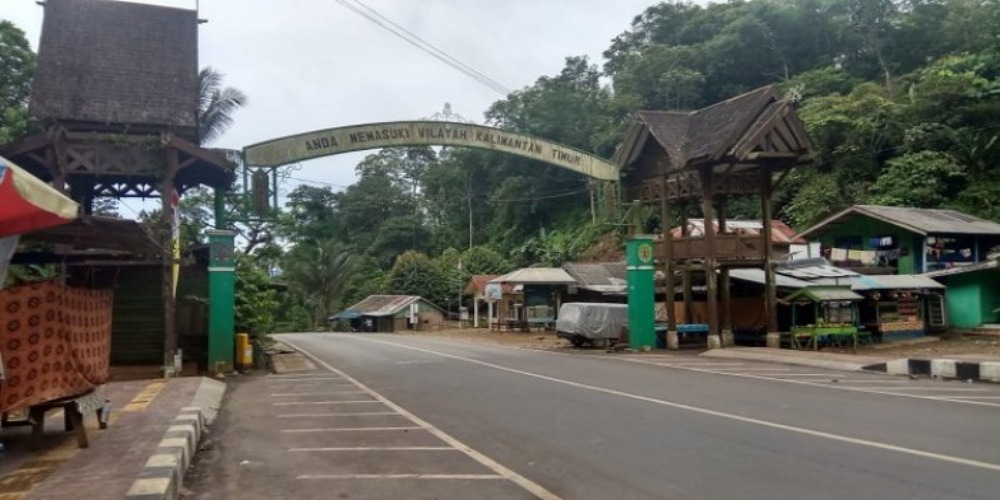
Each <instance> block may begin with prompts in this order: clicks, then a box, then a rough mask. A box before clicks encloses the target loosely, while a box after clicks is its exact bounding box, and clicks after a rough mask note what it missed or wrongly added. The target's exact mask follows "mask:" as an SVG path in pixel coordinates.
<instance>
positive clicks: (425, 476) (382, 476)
mask: <svg viewBox="0 0 1000 500" xmlns="http://www.w3.org/2000/svg"><path fill="white" fill-rule="evenodd" d="M295 479H335V480H343V479H445V480H458V481H465V480H470V479H475V480H479V479H507V478H505V477H503V476H501V475H499V474H303V475H301V476H296V477H295Z"/></svg>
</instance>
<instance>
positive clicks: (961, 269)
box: [921, 259, 1000, 279]
mask: <svg viewBox="0 0 1000 500" xmlns="http://www.w3.org/2000/svg"><path fill="white" fill-rule="evenodd" d="M998 268H1000V259H997V260H989V261H986V262H980V263H979V264H973V265H971V266H955V267H951V268H948V269H941V270H940V271H931V272H929V273H924V274H922V275H921V276H926V277H928V278H934V279H937V278H945V277H948V276H954V275H956V274H965V273H974V272H976V271H988V270H990V269H998Z"/></svg>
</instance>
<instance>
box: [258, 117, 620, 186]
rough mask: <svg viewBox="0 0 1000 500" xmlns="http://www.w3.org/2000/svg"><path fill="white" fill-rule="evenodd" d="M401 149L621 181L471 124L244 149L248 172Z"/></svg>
mask: <svg viewBox="0 0 1000 500" xmlns="http://www.w3.org/2000/svg"><path fill="white" fill-rule="evenodd" d="M400 146H458V147H467V148H475V149H485V150H491V151H500V152H503V153H509V154H512V155H517V156H523V157H526V158H531V159H533V160H538V161H542V162H545V163H549V164H552V165H555V166H557V167H562V168H565V169H569V170H572V171H574V172H578V173H580V174H583V175H586V176H588V177H591V178H594V179H597V180H600V181H605V182H614V183H617V182H618V181H619V169H618V166H617V165H616V164H615V163H613V162H611V161H609V160H605V159H602V158H599V157H597V156H594V155H592V154H589V153H585V152H583V151H580V150H578V149H575V148H572V147H569V146H564V145H562V144H558V143H555V142H551V141H547V140H545V139H540V138H538V137H533V136H530V135H526V134H519V133H516V132H510V131H506V130H500V129H497V128H493V127H485V126H482V125H474V124H469V123H456V122H440V121H399V122H385V123H367V124H362V125H351V126H347V127H337V128H329V129H324V130H316V131H313V132H306V133H302V134H296V135H290V136H286V137H279V138H277V139H272V140H269V141H264V142H260V143H257V144H252V145H250V146H247V147H245V148H243V161H244V163H245V164H246V165H248V166H251V167H279V166H282V165H287V164H290V163H295V162H299V161H304V160H309V159H313V158H320V157H323V156H330V155H337V154H341V153H349V152H352V151H364V150H367V149H378V148H387V147H400Z"/></svg>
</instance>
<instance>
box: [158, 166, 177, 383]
mask: <svg viewBox="0 0 1000 500" xmlns="http://www.w3.org/2000/svg"><path fill="white" fill-rule="evenodd" d="M166 155H167V168H166V170H165V171H164V172H163V179H162V183H161V184H160V199H161V201H162V210H161V212H162V214H161V218H160V222H161V225H162V231H161V233H160V235H161V237H160V241H161V243H162V244H161V245H160V246H161V251H162V252H163V280H162V281H163V286H162V287H161V289H162V295H163V366H164V369H165V370H166V371H167V372H168V373H169V372H170V371H171V367H173V364H174V354H175V353H176V352H177V347H178V344H179V342H178V338H177V325H176V316H175V309H176V307H175V306H176V304H175V302H174V287H173V282H174V271H173V267H174V255H173V251H172V248H173V242H172V239H173V236H172V235H171V227H173V220H174V207H173V204H172V203H171V196H172V193H173V190H174V174H175V173H176V172H177V164H178V158H177V150H176V149H173V148H167V150H166Z"/></svg>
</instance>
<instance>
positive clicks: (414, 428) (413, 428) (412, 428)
mask: <svg viewBox="0 0 1000 500" xmlns="http://www.w3.org/2000/svg"><path fill="white" fill-rule="evenodd" d="M419 430H423V427H417V426H413V425H411V426H408V427H407V426H404V427H326V428H316V429H282V430H281V432H287V433H289V434H297V433H304V434H308V433H314V432H379V431H419Z"/></svg>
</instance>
